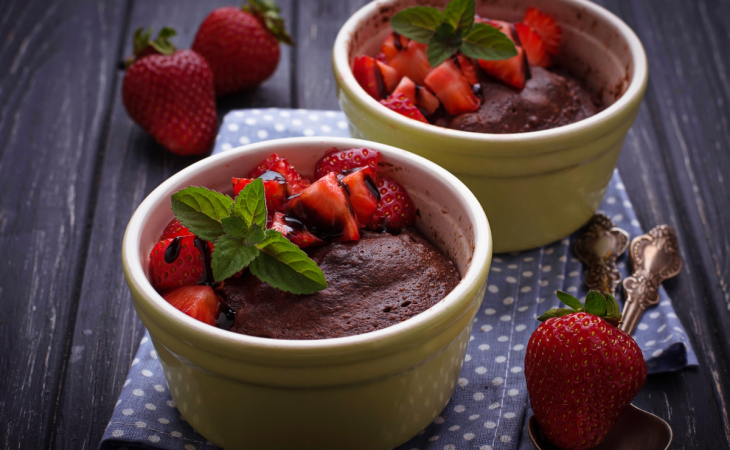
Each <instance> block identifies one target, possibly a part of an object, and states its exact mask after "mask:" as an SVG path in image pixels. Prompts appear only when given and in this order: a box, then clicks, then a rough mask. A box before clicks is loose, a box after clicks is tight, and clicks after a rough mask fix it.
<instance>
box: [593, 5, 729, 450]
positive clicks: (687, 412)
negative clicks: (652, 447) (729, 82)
mask: <svg viewBox="0 0 730 450" xmlns="http://www.w3.org/2000/svg"><path fill="white" fill-rule="evenodd" d="M602 3H605V5H604V6H607V7H608V8H609V9H611V10H612V11H613V12H615V13H617V14H618V15H619V16H621V17H622V18H623V19H624V20H626V21H627V23H628V24H629V25H631V26H632V28H633V29H634V30H635V31H636V32H637V34H638V35H639V37H640V38H641V40H642V42H643V43H644V46H645V48H646V51H647V54H648V57H649V65H650V82H649V88H648V91H647V95H646V98H645V101H644V104H643V106H642V110H641V113H640V115H639V117H638V119H637V121H636V124H635V125H634V127H633V128H632V129H631V131H630V132H629V135H628V137H627V139H626V144H625V146H624V151H623V154H622V155H621V158H620V160H619V170H620V171H621V173H622V175H623V179H624V183H625V184H626V188H627V191H628V193H629V195H630V197H631V199H632V202H633V204H634V208H635V209H636V212H637V215H638V216H639V220H640V222H641V223H642V225H643V226H644V228H645V229H648V228H651V227H653V226H654V225H657V224H659V223H668V224H671V225H672V226H674V227H675V228H676V230H677V232H678V235H679V240H680V246H681V249H680V251H681V253H682V256H683V258H684V260H685V270H684V271H683V272H682V274H681V275H680V276H679V277H678V278H677V279H676V280H672V281H670V282H668V283H665V286H666V287H667V289H668V291H669V293H670V295H671V296H672V297H673V299H674V302H675V307H676V308H677V315H678V316H679V318H680V320H681V321H682V323H683V325H684V326H685V329H686V330H687V332H688V335H689V337H690V340H691V342H692V343H693V345H694V348H695V351H696V352H697V356H698V359H699V363H700V367H699V368H698V369H692V370H683V371H679V372H676V373H669V374H662V375H655V376H652V377H650V378H649V381H648V382H647V385H646V386H645V388H644V389H643V390H642V392H641V394H640V395H639V398H638V399H637V402H638V403H639V404H640V405H641V406H642V407H645V408H646V409H648V410H651V411H653V412H654V413H656V414H658V415H659V416H661V417H663V418H665V419H666V420H668V421H669V422H670V424H671V426H672V428H673V430H674V437H675V438H674V443H673V445H672V448H685V449H693V448H722V447H725V446H727V445H729V444H730V427H729V425H728V419H727V407H728V405H727V400H726V399H727V398H728V389H730V383H728V374H730V365H729V364H728V358H729V357H730V354H729V352H728V342H730V335H728V330H729V329H730V316H728V314H727V310H726V303H725V298H726V293H725V292H724V288H723V285H725V284H726V282H727V276H728V274H727V273H724V274H723V273H722V271H721V270H717V264H716V262H717V260H718V258H719V259H722V258H727V255H728V252H727V246H726V244H725V243H726V242H727V239H728V236H729V233H728V231H727V228H726V229H724V230H719V229H709V228H708V226H707V224H708V222H707V220H706V219H707V217H712V220H713V221H718V222H719V223H722V222H723V220H724V221H727V220H728V217H730V216H729V215H728V212H727V211H728V206H730V205H728V203H729V202H728V200H729V197H730V195H729V194H730V192H728V190H727V189H722V187H721V186H720V185H721V184H722V175H721V174H722V172H721V171H719V172H718V171H717V170H715V168H716V167H717V168H722V167H726V166H727V164H728V162H729V161H730V159H729V158H728V152H727V150H728V148H727V147H728V140H727V135H726V131H725V130H724V129H723V128H724V127H723V126H719V127H716V124H727V119H726V118H727V115H728V114H727V106H725V107H724V108H723V107H722V105H723V104H724V105H727V100H728V99H727V98H726V94H727V93H726V92H724V93H719V94H717V95H714V96H710V97H707V96H706V95H707V94H708V92H707V90H708V86H710V87H711V86H717V85H718V83H719V82H720V80H719V78H721V77H722V76H723V75H722V72H717V71H714V70H712V69H709V67H708V66H709V64H708V63H709V62H714V60H715V55H714V54H716V52H717V49H716V48H712V46H710V45H707V46H705V47H704V48H703V47H702V45H700V43H698V42H690V41H687V40H686V39H688V38H689V37H691V38H692V39H696V38H698V36H699V35H703V34H705V33H707V34H706V35H705V37H706V36H714V35H716V34H717V33H719V32H720V30H722V28H720V27H719V26H718V27H717V28H715V29H706V28H703V27H702V26H700V22H701V20H700V19H701V13H702V9H703V8H706V7H707V6H706V5H705V4H703V3H693V4H680V2H672V4H671V5H669V4H667V3H666V2H656V1H655V2H642V1H640V0H618V1H606V2H602ZM681 27H692V30H691V31H690V30H682V29H681ZM725 37H726V38H727V36H725ZM678 39H679V40H680V41H681V42H680V41H678ZM683 39H685V40H683ZM669 47H671V48H672V49H673V50H672V51H670V48H669ZM680 49H682V50H680ZM688 49H692V50H691V51H686V50H688ZM699 60H702V61H703V62H699ZM708 71H711V73H707V72H708ZM688 74H691V76H690V77H689V78H690V79H689V80H687V79H685V77H686V76H687V75H688ZM708 99H711V100H708ZM708 103H714V106H713V105H709V104H708ZM718 105H719V106H720V107H719V108H718V107H716V106H718ZM704 108H707V111H703V112H702V114H700V115H696V113H699V112H700V110H702V109H704ZM690 116H691V117H693V118H695V119H694V123H688V122H686V121H685V119H682V120H677V118H678V117H690ZM711 117H714V119H711ZM688 142H692V144H691V145H692V146H690V144H688ZM695 146H696V147H695ZM706 146H708V147H710V146H711V147H712V149H709V148H708V149H707V150H709V151H705V148H704V147H706ZM698 169H699V170H698ZM692 180H694V182H693V181H692ZM708 204H709V205H712V207H708V206H707V205H708ZM722 205H725V206H724V209H722V207H721V206H722ZM718 206H720V208H719V209H718V208H717V207H718ZM725 272H727V271H725Z"/></svg>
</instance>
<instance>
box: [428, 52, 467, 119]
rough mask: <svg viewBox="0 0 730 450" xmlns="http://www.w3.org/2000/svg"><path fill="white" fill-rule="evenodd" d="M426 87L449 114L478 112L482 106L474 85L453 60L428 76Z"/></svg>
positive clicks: (447, 61)
mask: <svg viewBox="0 0 730 450" xmlns="http://www.w3.org/2000/svg"><path fill="white" fill-rule="evenodd" d="M426 86H428V88H429V89H431V90H432V91H433V92H434V94H436V97H438V98H439V100H441V103H442V104H443V105H444V108H446V111H448V112H449V114H454V115H457V114H462V113H466V112H472V111H476V110H477V109H478V108H479V106H480V105H481V100H479V98H478V97H477V96H476V95H474V89H473V88H472V84H471V83H469V81H468V80H467V78H466V77H465V76H464V75H463V74H462V72H461V70H460V69H459V67H457V65H456V64H455V63H454V61H453V60H451V59H448V60H446V61H444V62H443V63H441V64H440V65H439V66H438V67H436V68H435V69H433V70H432V71H431V72H430V73H429V74H428V76H427V77H426Z"/></svg>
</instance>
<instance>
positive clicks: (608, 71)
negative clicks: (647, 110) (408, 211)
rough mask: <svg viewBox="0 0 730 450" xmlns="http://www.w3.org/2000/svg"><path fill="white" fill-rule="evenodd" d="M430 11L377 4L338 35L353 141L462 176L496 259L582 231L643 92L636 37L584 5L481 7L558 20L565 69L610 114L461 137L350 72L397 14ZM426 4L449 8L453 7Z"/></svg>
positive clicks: (341, 85) (562, 0)
mask: <svg viewBox="0 0 730 450" xmlns="http://www.w3.org/2000/svg"><path fill="white" fill-rule="evenodd" d="M423 3H424V2H423V1H418V0H378V1H374V2H372V3H369V4H367V5H366V6H364V7H363V8H361V9H360V10H359V11H357V12H356V13H355V14H354V15H353V16H352V17H351V18H350V19H349V20H348V21H347V22H346V23H345V25H343V27H342V29H341V30H340V32H339V34H338V35H337V39H336V40H335V45H334V50H333V67H334V75H335V81H336V83H337V97H338V99H339V102H340V106H341V107H342V110H343V111H344V112H345V114H346V115H347V117H348V119H349V121H350V130H351V132H352V134H353V136H355V137H362V138H365V139H370V140H373V141H377V142H383V143H386V144H389V145H394V146H396V147H400V148H403V149H406V150H409V151H411V152H413V153H416V154H418V155H421V156H423V157H425V158H427V159H429V160H431V161H433V162H435V163H437V164H439V165H440V166H442V167H443V168H445V169H446V170H448V171H449V172H451V173H453V174H454V175H456V176H457V177H458V178H459V179H460V180H461V181H463V182H464V184H466V186H467V187H469V189H471V191H472V192H473V193H474V195H475V196H476V197H477V199H479V201H480V202H481V204H482V206H483V207H484V210H485V211H486V213H487V216H489V218H490V223H491V226H492V233H493V234H494V250H495V252H506V251H516V250H523V249H528V248H533V247H538V246H541V245H544V244H547V243H549V242H552V241H555V240H557V239H561V238H563V237H565V236H566V235H568V234H570V233H571V232H573V231H575V230H576V229H578V228H580V226H581V225H583V224H584V223H585V222H586V221H587V220H588V219H589V218H590V217H591V216H592V215H593V213H594V212H595V211H596V209H597V208H598V207H599V205H600V204H601V201H602V199H603V196H604V194H605V192H606V187H607V185H608V182H609V180H610V179H611V175H612V173H613V170H614V168H615V167H616V162H617V160H618V156H619V153H620V152H621V147H622V145H623V141H624V137H625V136H626V133H627V132H628V130H629V128H630V127H631V125H632V123H633V122H634V119H635V118H636V115H637V114H638V111H639V105H640V103H641V99H642V97H643V95H644V91H645V89H646V83H647V78H648V68H647V60H646V54H645V52H644V48H643V46H642V45H641V42H640V41H639V38H638V37H637V36H636V34H635V33H634V32H633V31H632V30H631V29H630V28H629V27H628V26H627V25H626V24H625V23H624V22H623V21H621V20H620V19H619V18H618V17H616V16H615V15H613V14H612V13H610V12H609V11H607V10H606V9H604V8H602V7H600V6H598V5H596V4H594V3H591V2H589V1H586V0H477V2H476V3H477V13H478V14H480V15H481V16H482V17H489V18H494V19H497V18H498V19H503V20H510V21H520V20H521V19H522V16H523V15H524V12H525V10H526V9H527V7H528V6H535V7H537V8H539V9H541V10H543V11H545V12H547V13H549V14H551V15H552V16H553V17H555V19H556V20H557V21H558V22H559V24H560V26H561V27H562V29H563V44H562V46H561V54H560V55H559V61H558V62H559V63H560V64H561V65H563V66H566V67H568V68H569V69H570V70H571V71H572V72H573V73H575V74H576V75H579V76H581V77H583V78H584V79H585V80H586V81H587V83H588V85H589V87H591V88H592V89H593V90H594V91H595V92H598V93H600V94H601V97H602V101H603V103H604V104H605V105H609V106H608V107H606V108H605V109H604V110H603V111H601V112H600V113H599V114H597V115H595V116H593V117H591V118H589V119H586V120H583V121H580V122H578V123H574V124H571V125H568V126H564V127H559V128H555V129H552V130H544V131H536V132H531V133H520V134H482V133H469V132H463V131H455V130H449V129H446V128H440V127H437V126H433V125H428V124H424V123H420V122H417V121H415V120H411V119H408V118H406V117H403V116H401V115H399V114H397V113H395V112H393V111H390V110H389V109H387V108H385V107H383V106H382V105H380V104H379V103H378V102H377V101H375V100H374V99H373V98H371V97H370V96H368V94H366V93H365V91H364V90H363V89H362V88H361V87H360V86H359V85H358V83H357V81H356V80H355V78H354V76H353V75H352V71H351V68H350V67H351V63H352V61H353V59H354V58H355V57H356V56H358V55H360V54H369V55H375V54H377V53H378V52H379V48H380V43H381V42H382V40H383V38H384V36H385V35H386V34H387V33H388V32H390V26H389V22H388V21H389V18H390V17H391V16H392V15H393V14H394V13H396V12H397V11H400V10H401V9H403V8H406V7H409V6H413V5H416V4H423ZM427 3H428V4H430V5H433V6H436V7H443V6H445V5H446V4H447V3H448V0H432V1H429V2H427Z"/></svg>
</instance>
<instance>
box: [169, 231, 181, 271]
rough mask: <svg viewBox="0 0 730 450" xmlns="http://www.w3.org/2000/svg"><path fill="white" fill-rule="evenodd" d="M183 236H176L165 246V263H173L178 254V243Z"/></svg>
mask: <svg viewBox="0 0 730 450" xmlns="http://www.w3.org/2000/svg"><path fill="white" fill-rule="evenodd" d="M182 238H183V236H177V237H176V238H175V239H173V240H172V242H170V245H169V246H167V249H166V250H165V263H167V264H172V263H174V262H175V261H176V260H177V258H178V256H180V244H181V242H180V241H181V240H182Z"/></svg>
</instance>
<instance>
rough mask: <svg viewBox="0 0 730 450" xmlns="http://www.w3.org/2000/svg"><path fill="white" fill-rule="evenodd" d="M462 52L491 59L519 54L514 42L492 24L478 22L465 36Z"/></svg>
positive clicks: (470, 55) (472, 56)
mask: <svg viewBox="0 0 730 450" xmlns="http://www.w3.org/2000/svg"><path fill="white" fill-rule="evenodd" d="M461 52H462V53H463V54H465V55H466V56H468V57H470V58H475V59H484V60H487V61H490V60H500V59H508V58H512V57H513V56H516V55H517V48H515V44H514V42H512V41H511V40H510V38H508V37H507V36H506V35H505V34H504V33H502V32H501V31H499V30H498V29H496V28H494V27H493V26H491V25H487V24H484V23H476V24H474V26H473V27H472V29H471V31H469V33H468V34H467V35H466V36H464V39H463V43H462V44H461Z"/></svg>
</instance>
